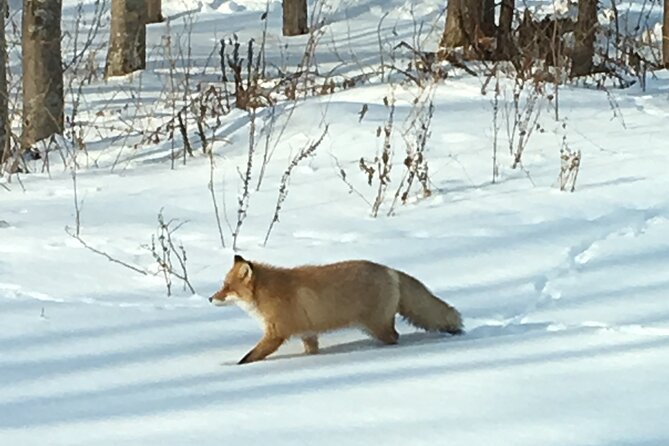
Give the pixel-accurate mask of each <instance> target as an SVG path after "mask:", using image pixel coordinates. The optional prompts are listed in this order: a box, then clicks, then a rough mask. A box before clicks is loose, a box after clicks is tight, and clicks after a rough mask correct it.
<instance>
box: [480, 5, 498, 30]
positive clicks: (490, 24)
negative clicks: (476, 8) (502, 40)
mask: <svg viewBox="0 0 669 446" xmlns="http://www.w3.org/2000/svg"><path fill="white" fill-rule="evenodd" d="M481 31H482V32H483V35H484V36H486V37H494V36H495V0H483V21H482V23H481Z"/></svg>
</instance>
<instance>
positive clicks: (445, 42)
mask: <svg viewBox="0 0 669 446" xmlns="http://www.w3.org/2000/svg"><path fill="white" fill-rule="evenodd" d="M482 19H483V0H449V2H448V6H447V9H446V26H445V27H444V34H443V35H442V37H441V42H440V44H439V47H440V50H442V52H443V50H448V49H451V48H456V47H459V46H475V45H476V43H477V39H478V37H479V36H480V34H481V20H482Z"/></svg>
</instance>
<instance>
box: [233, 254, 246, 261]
mask: <svg viewBox="0 0 669 446" xmlns="http://www.w3.org/2000/svg"><path fill="white" fill-rule="evenodd" d="M237 262H246V260H244V257H242V256H240V255H239V254H235V263H237Z"/></svg>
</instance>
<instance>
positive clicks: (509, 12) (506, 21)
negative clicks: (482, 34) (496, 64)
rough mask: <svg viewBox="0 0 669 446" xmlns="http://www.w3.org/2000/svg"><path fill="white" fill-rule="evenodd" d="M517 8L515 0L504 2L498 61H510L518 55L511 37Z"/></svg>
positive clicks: (501, 7) (505, 0)
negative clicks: (514, 13) (514, 11)
mask: <svg viewBox="0 0 669 446" xmlns="http://www.w3.org/2000/svg"><path fill="white" fill-rule="evenodd" d="M515 7H516V5H515V1H514V0H502V5H501V6H500V11H499V27H498V28H497V59H499V60H510V59H512V58H513V57H514V56H515V55H516V50H515V45H514V43H513V39H512V36H511V30H512V27H513V10H514V9H515Z"/></svg>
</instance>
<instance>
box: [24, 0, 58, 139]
mask: <svg viewBox="0 0 669 446" xmlns="http://www.w3.org/2000/svg"><path fill="white" fill-rule="evenodd" d="M61 8H62V3H61V0H49V1H40V0H23V24H22V37H21V46H22V49H23V134H22V135H21V146H22V147H29V146H31V145H33V144H34V143H35V142H37V141H39V140H41V139H44V138H47V137H49V136H51V135H53V134H55V133H62V132H63V65H62V58H61V54H60V16H61Z"/></svg>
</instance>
